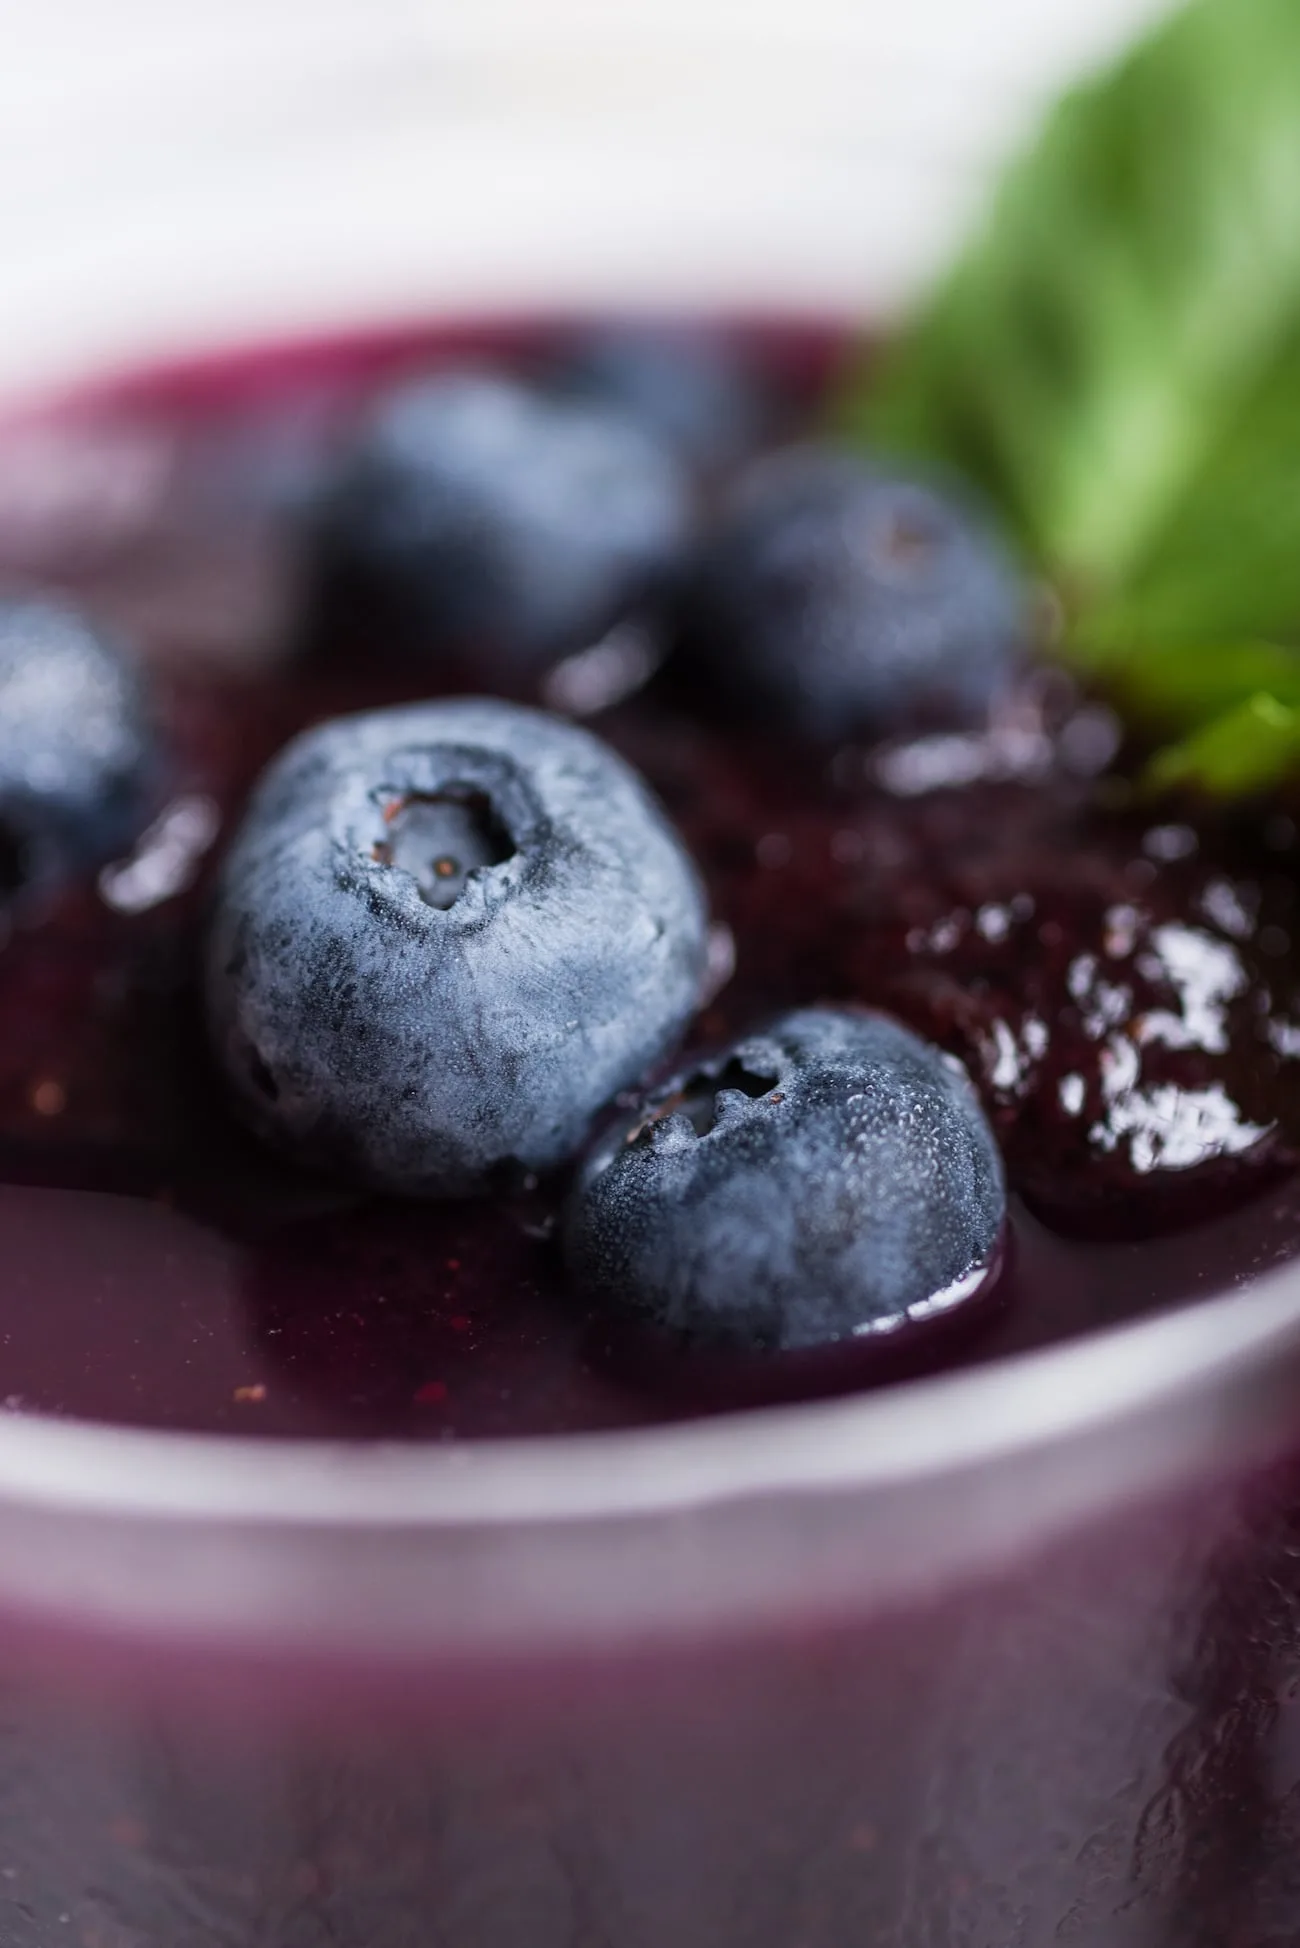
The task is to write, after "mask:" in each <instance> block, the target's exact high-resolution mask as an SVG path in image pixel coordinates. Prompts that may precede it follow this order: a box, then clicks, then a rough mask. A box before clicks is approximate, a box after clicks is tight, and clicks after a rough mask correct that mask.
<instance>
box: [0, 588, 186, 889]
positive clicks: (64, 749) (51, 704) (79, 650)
mask: <svg viewBox="0 0 1300 1948" xmlns="http://www.w3.org/2000/svg"><path fill="white" fill-rule="evenodd" d="M154 755H155V753H154V743H153V738H152V736H151V733H150V730H149V727H148V724H147V721H146V712H145V708H144V699H143V692H142V687H141V684H140V681H139V679H138V677H137V675H136V673H135V671H134V670H133V668H132V667H131V665H130V663H129V662H128V660H127V659H126V657H125V655H124V654H123V653H122V652H121V651H120V650H119V649H118V647H117V645H116V644H115V643H113V642H112V641H110V639H109V638H108V637H107V636H105V635H103V634H102V633H101V632H100V631H99V630H98V629H96V628H94V627H93V626H92V625H91V623H89V622H88V621H87V620H86V619H85V618H84V617H83V616H81V615H79V614H78V613H77V611H76V610H75V609H73V608H71V607H68V606H67V605H65V604H64V603H62V602H56V601H53V600H51V599H48V598H46V597H43V596H20V597H12V598H10V599H8V600H5V601H0V899H3V898H4V897H6V896H9V895H13V894H15V893H18V892H19V891H21V890H23V889H24V888H27V887H39V886H42V885H45V884H48V883H50V882H51V881H54V880H57V879H58V878H59V877H60V876H61V875H63V874H65V873H67V872H70V871H73V870H75V869H76V868H77V867H78V866H80V865H83V864H86V863H90V862H94V861H96V860H100V859H104V858H107V857H108V856H109V855H110V854H111V853H112V852H113V851H114V850H115V849H116V848H117V847H118V846H119V845H122V844H125V843H126V842H127V841H128V840H129V839H130V838H131V837H133V836H134V833H135V830H136V829H137V827H138V825H139V824H140V822H141V819H142V817H143V814H144V809H145V805H146V801H147V796H148V788H149V783H150V779H151V775H152V770H153V763H154Z"/></svg>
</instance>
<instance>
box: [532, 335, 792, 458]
mask: <svg viewBox="0 0 1300 1948" xmlns="http://www.w3.org/2000/svg"><path fill="white" fill-rule="evenodd" d="M556 383H557V384H558V385H559V387H560V388H561V389H562V390H564V391H567V392H569V393H571V394H574V395H577V396H579V397H585V398H589V399H603V400H607V401H611V402H613V403H615V404H617V405H619V406H621V407H622V408H623V410H624V411H625V412H627V413H629V414H630V415H631V416H632V417H633V418H635V419H638V420H639V421H640V422H641V424H642V425H643V426H646V427H648V428H649V429H650V431H652V432H653V433H655V434H656V435H657V437H658V438H659V439H660V440H662V441H663V443H664V444H665V445H667V446H669V447H671V448H672V449H673V451H674V452H675V453H678V454H680V455H681V457H682V458H683V459H684V460H685V461H686V462H687V464H688V465H689V466H690V467H691V468H692V469H694V470H695V471H697V472H699V473H704V474H715V473H717V472H718V471H720V470H721V469H722V468H724V467H727V466H732V465H734V464H735V463H736V461H738V460H740V459H743V458H744V456H745V455H746V454H747V453H748V452H750V451H751V450H752V449H753V447H754V446H755V445H757V443H758V440H759V439H760V437H761V435H762V433H763V430H764V427H765V424H766V423H767V421H768V420H769V419H770V418H771V417H772V410H771V402H770V401H769V400H768V399H767V398H765V396H764V393H763V389H762V387H761V385H760V383H759V380H758V377H757V375H756V373H755V372H754V371H753V369H752V368H751V366H750V364H749V362H748V361H747V360H746V359H745V358H744V357H743V356H742V355H741V354H740V353H739V352H738V351H737V350H736V349H735V348H734V347H731V346H728V345H727V344H725V343H724V342H723V341H722V339H721V337H720V336H719V335H718V334H717V333H710V332H708V331H703V330H698V329H693V328H691V327H689V326H685V325H671V324H665V325H661V326H657V327H656V326H649V327H646V326H639V325H634V324H626V325H606V326H604V327H602V328H597V329H595V330H591V331H587V332H585V333H583V334H582V335H581V336H580V337H578V338H576V339H575V340H574V342H573V343H572V344H571V345H570V347H569V348H568V353H567V356H566V357H565V358H564V359H563V360H562V361H561V363H560V365H559V368H558V370H557V373H556Z"/></svg>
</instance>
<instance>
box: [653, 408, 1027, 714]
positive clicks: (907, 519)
mask: <svg viewBox="0 0 1300 1948" xmlns="http://www.w3.org/2000/svg"><path fill="white" fill-rule="evenodd" d="M1026 612H1027V607H1026V600H1025V593H1024V590H1023V588H1022V585H1021V583H1020V581H1019V578H1018V576H1017V574H1016V572H1015V571H1014V569H1013V568H1012V566H1011V564H1010V561H1009V559H1008V557H1007V555H1006V554H1005V552H1004V550H1003V549H1002V547H1001V546H1000V544H999V543H998V541H997V539H996V537H995V536H994V535H993V533H992V531H991V530H990V529H989V528H987V527H986V526H985V525H984V523H983V522H982V520H981V519H980V518H979V516H978V515H977V514H976V513H975V512H974V510H973V509H972V508H970V507H968V506H967V505H966V504H965V503H964V501H962V500H961V499H959V498H958V497H957V496H956V494H955V493H953V492H951V491H948V490H946V489H945V490H943V491H940V490H939V489H938V488H936V487H934V486H931V485H929V484H927V483H925V482H924V481H922V480H920V479H916V478H911V477H909V476H906V475H904V474H900V473H899V472H898V471H897V470H895V469H894V468H893V467H892V466H886V465H885V464H884V463H883V462H875V461H872V460H869V459H866V458H863V457H862V456H861V455H859V454H857V453H852V452H849V451H847V450H841V449H838V448H835V447H831V446H815V445H809V446H803V447H792V448H789V449H787V450H786V451H784V452H782V453H780V454H775V455H772V456H770V457H768V458H767V459H764V460H760V461H758V462H757V463H756V464H755V465H754V466H753V467H752V468H750V469H749V470H748V472H747V473H746V474H745V475H744V476H743V477H742V479H741V480H740V481H739V482H738V483H737V486H736V488H735V490H734V492H733V494H732V495H731V497H730V498H729V500H728V501H727V503H726V505H725V506H724V508H723V509H722V511H721V514H720V517H719V520H718V524H717V526H716V528H715V530H714V532H713V534H712V536H711V537H710V538H709V539H708V540H707V541H706V542H705V544H704V545H703V547H702V549H701V551H700V554H699V558H698V561H697V565H696V570H695V573H694V575H693V577H692V580H691V585H690V591H689V594H688V596H687V598H686V601H685V636H686V639H687V643H688V645H689V653H690V654H691V655H692V656H693V657H694V658H695V659H696V660H697V661H698V662H699V663H700V664H701V665H702V666H703V668H704V670H705V671H706V673H707V675H708V678H709V679H710V681H711V682H712V684H713V685H714V686H715V687H716V688H718V689H719V690H721V692H722V693H723V694H724V696H725V697H726V698H727V699H728V700H729V701H730V702H732V703H734V704H738V705H740V706H741V707H742V708H744V709H745V710H746V711H747V712H748V713H749V714H750V715H753V716H756V717H760V718H762V717H769V718H773V719H778V720H779V721H780V722H782V723H783V724H792V725H793V726H794V727H795V728H796V729H798V730H800V731H802V732H804V733H805V734H807V735H809V736H812V737H821V738H834V737H841V736H847V735H851V734H854V733H857V732H862V731H877V732H878V731H887V730H890V729H893V728H896V727H897V726H899V725H900V724H906V723H908V722H909V721H911V720H913V719H916V718H922V719H924V720H926V721H932V720H933V721H942V722H945V723H959V724H960V723H968V722H977V721H978V720H979V719H980V718H982V717H984V716H986V715H987V713H988V709H989V705H990V703H991V702H992V700H993V699H994V697H995V696H996V695H997V694H998V692H999V691H1000V690H1002V689H1003V688H1004V686H1005V685H1006V683H1007V681H1008V678H1009V676H1010V674H1011V671H1012V668H1013V666H1014V663H1015V659H1016V653H1017V651H1018V650H1019V649H1020V648H1021V647H1022V645H1023V641H1024V635H1025V621H1026Z"/></svg>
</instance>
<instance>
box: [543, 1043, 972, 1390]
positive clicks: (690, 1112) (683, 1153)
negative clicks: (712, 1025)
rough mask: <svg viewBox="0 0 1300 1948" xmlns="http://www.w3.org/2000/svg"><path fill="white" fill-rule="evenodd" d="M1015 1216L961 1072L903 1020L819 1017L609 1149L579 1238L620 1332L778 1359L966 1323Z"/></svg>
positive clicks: (697, 1080) (586, 1266)
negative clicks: (930, 1323)
mask: <svg viewBox="0 0 1300 1948" xmlns="http://www.w3.org/2000/svg"><path fill="white" fill-rule="evenodd" d="M1005 1216H1006V1192H1005V1189H1004V1184H1003V1175H1002V1164H1001V1159H1000V1157H999V1155H998V1150H997V1146H996V1144H995V1142H994V1140H993V1135H992V1132H991V1131H990V1129H989V1126H988V1124H987V1122H986V1121H985V1119H984V1115H983V1113H982V1111H981V1109H980V1107H979V1104H978V1103H977V1101H976V1099H975V1095H974V1092H973V1090H972V1088H971V1086H970V1084H969V1082H968V1081H967V1079H966V1077H965V1074H964V1072H963V1071H962V1070H961V1069H960V1066H959V1065H957V1064H955V1063H954V1062H953V1060H952V1058H950V1057H947V1056H945V1055H943V1054H942V1053H941V1052H940V1051H939V1050H938V1049H936V1048H934V1047H932V1046H931V1045H930V1044H928V1043H926V1042H923V1041H921V1040H919V1039H918V1037H917V1036H915V1035H913V1034H911V1033H910V1032H909V1030H907V1029H905V1028H903V1027H900V1026H899V1025H898V1024H897V1023H896V1022H893V1021H890V1020H888V1019H887V1018H885V1017H884V1016H879V1015H866V1014H856V1013H849V1012H844V1011H839V1010H833V1009H807V1010H803V1011H800V1012H797V1013H794V1014H790V1015H786V1016H785V1017H784V1018H783V1019H781V1020H780V1021H777V1022H776V1023H774V1024H773V1025H772V1026H771V1027H770V1028H768V1029H767V1030H766V1031H764V1032H763V1033H761V1034H757V1035H754V1036H751V1037H750V1038H748V1039H747V1040H745V1041H742V1042H739V1043H737V1044H736V1045H735V1046H734V1047H732V1048H731V1049H729V1050H726V1051H725V1052H724V1053H723V1054H722V1055H720V1056H719V1057H718V1058H717V1059H716V1060H715V1061H713V1062H711V1063H709V1064H706V1065H704V1066H703V1067H701V1068H697V1069H695V1070H694V1071H692V1072H690V1073H689V1074H688V1075H686V1076H684V1077H681V1078H678V1080H677V1081H676V1082H675V1083H674V1084H673V1085H670V1087H669V1088H668V1089H667V1090H666V1091H664V1092H661V1093H659V1094H658V1095H657V1096H656V1099H655V1102H654V1103H653V1104H652V1106H651V1109H650V1111H649V1113H648V1115H647V1116H645V1117H643V1120H642V1121H641V1123H640V1125H639V1126H638V1125H637V1124H636V1123H634V1124H633V1125H632V1126H631V1128H629V1127H628V1126H627V1125H624V1127H623V1128H622V1129H620V1130H616V1131H615V1132H613V1133H612V1134H611V1135H610V1136H609V1137H608V1138H607V1139H606V1140H605V1141H603V1142H602V1143H601V1145H600V1146H599V1147H598V1149H597V1150H596V1152H595V1153H594V1154H593V1156H592V1157H591V1158H590V1160H589V1161H588V1163H587V1164H586V1166H585V1167H584V1170H583V1172H582V1175H581V1178H580V1181H579V1183H578V1184H577V1186H576V1187H575V1190H574V1192H573V1195H572V1198H571V1200H570V1205H569V1209H568V1213H567V1218H566V1228H565V1238H566V1252H567V1256H568V1261H569V1265H570V1269H571V1272H572V1274H573V1277H574V1279H575V1281H576V1283H577V1285H578V1288H579V1290H580V1291H581V1292H582V1293H583V1294H584V1295H585V1296H586V1297H588V1298H589V1299H591V1300H594V1301H595V1302H596V1303H597V1304H599V1305H600V1306H601V1307H602V1308H604V1309H605V1311H606V1314H607V1316H610V1317H618V1316H622V1317H623V1318H624V1319H625V1320H626V1321H628V1322H630V1323H635V1324H639V1325H643V1326H651V1327H654V1328H656V1329H659V1330H661V1331H663V1332H664V1333H666V1334H669V1335H672V1336H674V1337H675V1338H677V1339H679V1340H686V1341H688V1342H690V1343H693V1344H697V1345H699V1346H700V1347H702V1348H713V1349H720V1350H727V1351H731V1350H734V1351H737V1352H763V1353H778V1352H793V1351H801V1350H809V1349H813V1348H818V1347H825V1346H829V1345H833V1344H835V1343H837V1342H841V1341H854V1340H861V1339H863V1338H866V1337H869V1336H873V1335H880V1334H885V1333H889V1332H893V1331H895V1330H897V1329H898V1328H899V1327H902V1326H907V1325H909V1324H911V1325H916V1324H919V1323H920V1322H921V1321H923V1320H925V1319H927V1318H931V1317H938V1316H939V1315H940V1314H941V1313H946V1312H951V1311H952V1310H953V1309H954V1308H955V1307H956V1306H958V1305H960V1304H962V1303H964V1302H965V1301H966V1300H967V1299H968V1298H969V1297H971V1296H973V1295H974V1293H975V1292H976V1291H977V1290H978V1288H979V1286H980V1285H981V1283H982V1282H983V1278H984V1274H985V1273H986V1271H987V1270H988V1268H989V1266H990V1264H991V1262H992V1260H993V1257H994V1255H995V1249H996V1245H997V1241H998V1236H999V1233H1000V1231H1001V1228H1002V1225H1003V1222H1004V1219H1005Z"/></svg>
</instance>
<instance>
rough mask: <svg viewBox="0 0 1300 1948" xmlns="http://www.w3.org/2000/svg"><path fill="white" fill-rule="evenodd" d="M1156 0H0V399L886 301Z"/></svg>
mask: <svg viewBox="0 0 1300 1948" xmlns="http://www.w3.org/2000/svg"><path fill="white" fill-rule="evenodd" d="M1161 10H1162V0H909V3H908V4H901V3H900V0H798V4H794V5H791V4H789V0H781V3H780V4H776V0H314V3H313V0H212V3H211V4H209V5H207V6H200V5H199V4H198V0H194V4H191V0H112V4H109V3H108V0H43V4H42V5H41V6H40V7H36V6H34V5H31V4H21V3H20V0H0V386H3V387H4V388H6V389H7V390H13V389H14V388H15V387H20V386H22V385H24V384H27V385H30V384H32V383H41V382H48V381H51V380H53V379H56V378H59V377H62V376H65V375H68V374H73V373H76V372H79V371H82V370H84V369H86V368H87V367H89V366H92V365H94V364H95V363H99V362H102V361H105V360H107V361H110V362H113V361H117V360H120V359H122V358H127V357H134V356H138V355H144V354H147V353H148V352H149V351H151V350H161V349H164V348H166V347H169V346H176V345H181V344H184V345H198V344H205V343H210V342H212V341H214V340H217V339H220V338H222V337H229V336H231V335H241V336H242V335H245V334H247V333H251V332H254V331H258V330H268V329H269V330H275V329H281V328H290V327H292V326H294V325H295V324H303V323H307V322H310V321H312V320H325V319H329V320H334V321H345V320H351V319H356V318H361V317H365V316H368V315H375V314H377V313H381V312H388V313H390V314H391V313H393V312H395V311H396V312H403V311H408V310H413V309H418V308H422V307H428V306H429V305H430V304H433V305H446V306H454V305H456V304H458V303H459V304H474V303H489V304H490V303H494V302H507V303H509V302H532V303H535V304H542V305H545V304H547V303H555V304H560V303H563V302H565V301H566V300H568V301H572V300H574V299H583V298H606V299H608V298H609V297H610V296H611V295H615V296H618V297H622V298H626V299H629V300H630V299H634V298H638V297H642V298H644V297H651V298H660V299H664V300H669V301H671V300H673V299H683V298H685V299H695V300H704V301H708V300H710V299H713V300H731V301H742V302H743V301H746V300H748V301H767V302H773V301H775V302H778V303H786V304H790V305H796V306H798V305H804V306H807V305H832V306H844V305H850V306H853V307H855V308H862V307H867V308H871V309H874V310H881V309H887V308H888V307H889V306H890V305H892V304H894V303H896V302H897V300H898V299H899V297H900V295H901V294H904V293H906V292H907V291H908V290H909V289H910V288H912V286H913V285H914V284H915V282H916V281H917V279H918V278H922V277H924V276H925V275H926V274H927V273H928V272H929V271H930V269H931V268H932V266H933V265H934V263H935V262H936V261H937V259H938V258H939V257H940V255H941V253H942V252H943V251H944V250H945V249H946V248H947V247H948V246H949V244H950V241H951V239H952V237H953V235H954V232H955V231H956V230H957V229H958V228H959V227H960V225H961V224H962V223H963V222H964V221H965V220H966V219H967V217H968V215H969V213H970V210H971V208H972V207H973V205H974V204H975V203H976V202H977V200H978V197H979V194H980V192H981V190H982V187H983V185H984V183H985V181H986V179H987V176H988V173H989V171H990V168H991V166H992V165H993V163H994V162H995V161H996V159H997V158H999V157H1000V156H1001V155H1002V154H1003V153H1004V152H1005V151H1006V149H1007V148H1008V147H1009V146H1011V145H1012V144H1013V143H1014V142H1015V141H1017V140H1018V139H1020V137H1021V136H1022V134H1023V132H1024V130H1025V129H1026V127H1027V126H1029V125H1030V124H1031V123H1032V120H1033V118H1034V116H1035V114H1036V113H1037V112H1038V110H1039V108H1040V106H1041V104H1042V102H1043V100H1044V99H1045V98H1046V97H1047V96H1049V95H1050V93H1051V92H1052V91H1053V90H1054V89H1055V88H1056V87H1057V86H1058V85H1059V83H1060V81H1061V79H1062V77H1063V76H1065V75H1066V74H1069V73H1073V72H1075V71H1077V70H1078V69H1079V67H1080V66H1082V65H1085V64H1086V63H1087V62H1089V61H1091V60H1093V59H1095V58H1097V57H1098V56H1099V55H1100V54H1103V53H1105V52H1106V51H1108V50H1109V49H1110V48H1111V47H1112V46H1113V45H1115V44H1116V43H1117V42H1118V41H1120V40H1122V39H1123V37H1124V36H1125V35H1126V34H1127V33H1129V32H1131V31H1132V29H1133V27H1134V25H1135V23H1136V22H1138V21H1139V20H1141V19H1143V18H1146V17H1149V16H1151V15H1152V14H1154V13H1156V12H1158V11H1161Z"/></svg>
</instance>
